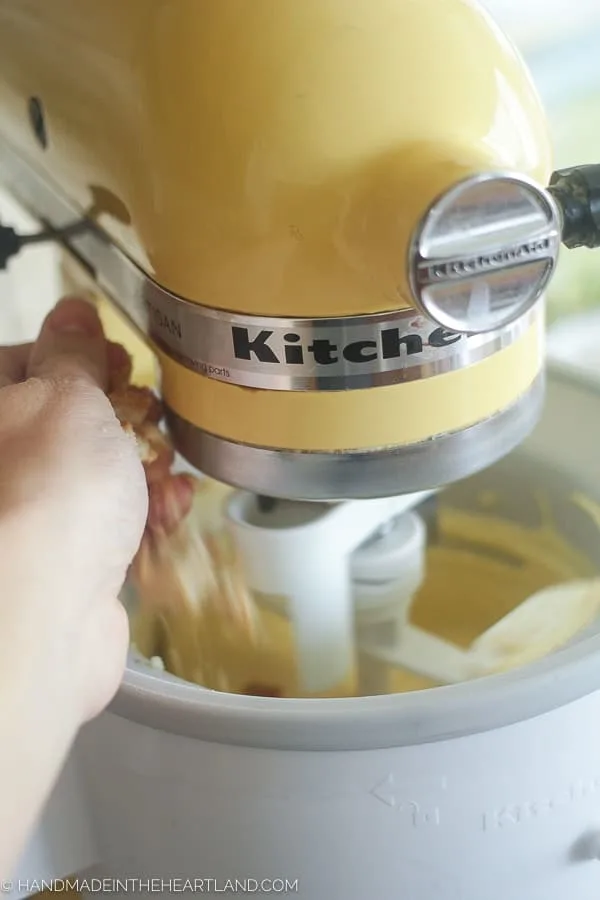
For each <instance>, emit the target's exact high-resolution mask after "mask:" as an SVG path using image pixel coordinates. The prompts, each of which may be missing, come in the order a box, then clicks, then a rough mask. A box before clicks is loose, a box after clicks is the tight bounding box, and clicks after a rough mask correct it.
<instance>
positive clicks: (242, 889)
mask: <svg viewBox="0 0 600 900" xmlns="http://www.w3.org/2000/svg"><path fill="white" fill-rule="evenodd" d="M0 887H1V890H2V893H5V894H7V893H12V892H13V891H18V892H19V893H20V894H22V893H23V892H26V893H27V894H28V895H32V894H39V893H40V892H41V891H52V892H53V893H58V894H60V893H63V894H64V893H70V892H72V891H75V892H77V893H79V894H188V893H189V894H213V895H214V894H225V895H227V894H258V895H259V896H260V895H261V894H297V893H299V890H300V884H299V879H298V878H294V879H290V878H231V879H228V878H227V879H218V878H162V877H156V878H136V877H128V878H56V879H53V880H52V881H42V880H40V881H35V880H24V879H21V880H18V881H3V882H2V883H1V885H0Z"/></svg>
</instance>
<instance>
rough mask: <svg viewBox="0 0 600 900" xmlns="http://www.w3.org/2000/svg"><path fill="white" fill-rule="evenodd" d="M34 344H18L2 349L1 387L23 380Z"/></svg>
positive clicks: (0, 366)
mask: <svg viewBox="0 0 600 900" xmlns="http://www.w3.org/2000/svg"><path fill="white" fill-rule="evenodd" d="M32 346H33V345H32V344H16V345H15V346H14V347H2V348H1V349H0V388H3V387H6V386H7V385H9V384H17V383H18V382H19V381H23V379H24V378H25V376H26V373H27V363H28V362H29V355H30V353H31V348H32Z"/></svg>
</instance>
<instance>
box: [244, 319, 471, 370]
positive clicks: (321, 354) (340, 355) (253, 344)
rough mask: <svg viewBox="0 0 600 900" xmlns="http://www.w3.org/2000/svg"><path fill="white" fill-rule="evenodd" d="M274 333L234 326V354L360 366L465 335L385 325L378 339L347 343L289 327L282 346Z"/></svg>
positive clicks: (282, 361)
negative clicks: (310, 335) (308, 336)
mask: <svg viewBox="0 0 600 900" xmlns="http://www.w3.org/2000/svg"><path fill="white" fill-rule="evenodd" d="M274 335H275V332H274V331H271V330H269V329H266V328H265V329H250V328H242V327H240V326H233V327H232V329H231V337H232V343H233V355H234V356H235V358H236V359H238V360H244V361H246V362H252V361H254V362H259V363H265V364H267V365H271V366H278V365H286V366H304V365H306V364H307V362H309V361H310V362H311V363H316V364H317V365H318V366H332V365H336V364H339V363H344V362H345V363H352V364H354V365H358V366H360V365H364V364H365V363H373V362H377V361H379V360H381V361H384V362H385V361H388V360H398V359H401V358H402V357H403V356H415V355H418V354H421V353H423V351H424V350H425V347H432V348H439V349H442V348H444V347H449V346H451V345H452V344H456V343H458V341H460V340H462V339H463V335H460V334H455V333H453V332H450V331H445V330H444V329H443V328H435V329H434V330H433V331H431V332H430V333H429V334H427V335H425V336H423V335H421V334H418V333H417V332H414V333H412V334H406V333H405V332H403V331H402V330H401V329H400V328H386V329H384V330H382V331H381V332H380V333H379V335H378V336H377V338H376V339H369V340H366V339H365V340H357V341H350V342H348V343H342V342H341V341H340V340H339V339H338V340H331V339H329V338H317V337H314V338H312V339H311V340H310V341H303V339H302V336H301V335H300V334H297V333H296V332H293V331H290V332H287V333H286V334H284V336H283V341H277V344H278V345H279V346H275V341H274V340H273V338H274Z"/></svg>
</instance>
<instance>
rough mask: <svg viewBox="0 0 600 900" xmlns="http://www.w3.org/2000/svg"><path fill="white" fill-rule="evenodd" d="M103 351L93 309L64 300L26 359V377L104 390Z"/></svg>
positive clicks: (101, 337) (105, 362) (105, 374)
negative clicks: (73, 380) (81, 383)
mask: <svg viewBox="0 0 600 900" xmlns="http://www.w3.org/2000/svg"><path fill="white" fill-rule="evenodd" d="M106 347H107V345H106V338H105V336H104V332H103V330H102V323H101V321H100V319H99V317H98V313H97V312H96V310H95V309H94V307H93V306H92V305H91V304H90V303H88V302H87V301H86V300H79V299H77V298H72V297H69V298H66V299H64V300H61V301H60V303H58V305H57V306H56V307H55V308H54V309H53V310H52V312H51V313H50V314H49V315H48V316H47V317H46V321H45V322H44V324H43V326H42V330H41V332H40V335H39V337H38V339H37V341H36V342H35V344H34V346H33V349H32V351H31V355H30V357H29V365H28V369H27V376H28V377H38V378H61V377H62V378H67V377H71V378H78V379H84V380H86V381H89V382H91V383H92V384H94V385H95V386H97V387H100V388H102V390H106V387H107V377H108V376H107V349H106Z"/></svg>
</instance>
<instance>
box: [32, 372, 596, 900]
mask: <svg viewBox="0 0 600 900" xmlns="http://www.w3.org/2000/svg"><path fill="white" fill-rule="evenodd" d="M599 447H600V382H599V383H595V382H593V381H591V380H586V379H584V378H583V377H580V376H574V375H572V374H568V373H566V372H562V371H561V370H560V369H558V368H555V369H553V370H552V371H551V372H550V374H549V383H548V397H547V402H546V408H545V413H544V416H543V419H542V421H541V423H540V425H539V427H538V428H537V431H536V432H535V434H534V435H533V437H532V438H531V439H530V440H529V441H528V442H527V444H526V446H525V448H524V451H523V453H521V452H520V453H519V454H516V455H514V456H513V458H512V460H509V461H508V462H505V463H503V464H501V466H504V467H506V466H508V467H509V468H508V469H506V468H504V469H500V470H499V471H500V472H501V473H502V471H509V472H510V471H511V468H510V467H511V466H514V470H515V472H516V471H518V465H517V462H516V460H517V459H518V458H521V457H522V458H523V459H525V460H526V461H527V460H529V462H528V463H527V462H526V463H524V465H529V466H530V469H531V466H532V465H533V467H534V468H533V470H532V471H535V470H536V469H539V471H540V472H542V471H547V472H556V473H557V478H558V480H560V477H562V478H563V479H564V478H565V477H566V478H568V480H569V482H571V483H572V484H573V485H574V486H576V487H577V488H578V489H579V490H584V491H587V492H588V494H590V495H591V496H593V495H594V494H595V495H596V496H597V497H598V498H600V455H599V453H598V448H599ZM532 461H533V462H532ZM482 477H484V478H487V477H488V475H485V476H482ZM490 477H491V476H490ZM496 477H498V476H496ZM525 477H526V476H525ZM540 477H542V476H541V475H540ZM545 477H546V480H548V481H549V482H552V481H553V479H552V477H550V476H545ZM507 483H508V482H507ZM508 489H509V490H510V488H508ZM453 490H456V491H461V490H462V487H461V486H458V487H456V488H454V489H453ZM519 490H520V489H519V488H518V485H517V488H515V491H516V493H517V494H518V493H519ZM559 524H561V523H559ZM567 525H568V523H567ZM576 525H577V523H574V525H573V527H574V528H575V531H576V530H577V528H576ZM569 527H570V526H569ZM575 537H577V535H575ZM581 541H583V542H585V541H587V543H588V546H586V547H585V548H584V549H585V551H586V552H587V553H588V554H589V555H591V556H592V557H594V556H595V558H596V561H597V562H598V564H599V569H600V536H599V537H598V540H597V547H596V546H595V544H594V541H595V538H594V537H590V535H589V534H588V535H587V537H586V536H584V535H583V533H582V535H581ZM71 765H73V766H77V768H78V769H79V774H80V775H81V777H82V786H81V788H80V791H81V793H82V796H83V799H84V806H85V811H86V813H87V817H88V818H89V823H91V825H92V828H93V832H94V840H95V846H94V848H93V851H94V852H93V853H92V851H91V850H90V849H89V848H87V851H86V853H82V856H81V859H80V862H81V864H82V865H87V864H88V863H89V862H90V859H91V855H93V856H94V857H95V860H96V861H97V862H98V863H99V864H100V866H99V868H98V869H97V870H96V871H97V874H101V875H102V876H103V877H111V878H119V879H122V880H123V885H122V886H123V887H124V886H125V882H124V879H130V881H129V882H127V890H126V891H125V890H123V893H125V892H129V893H131V891H132V890H134V889H135V890H139V891H140V892H141V893H142V894H147V895H149V894H151V893H156V892H157V891H159V892H161V893H165V894H167V895H168V894H176V893H181V892H183V891H184V890H195V891H196V892H198V893H203V894H204V895H205V896H210V897H218V896H223V895H224V894H225V895H226V894H227V893H235V892H239V893H255V894H257V895H260V894H277V893H280V894H281V893H287V894H293V893H297V894H299V895H300V896H302V897H306V898H309V900H338V898H339V900H366V898H370V897H372V898H377V900H398V898H402V900H404V898H406V900H437V898H439V900H564V898H565V897H572V898H577V900H597V898H598V896H600V861H599V858H600V635H596V634H594V635H593V636H591V637H588V638H586V640H584V641H581V642H575V643H574V644H572V645H570V646H569V647H568V648H566V649H564V650H562V651H560V652H558V653H556V654H554V655H552V656H551V657H548V658H546V659H544V660H542V661H540V662H538V663H535V664H533V665H531V666H529V667H527V668H526V669H522V670H520V671H515V672H511V673H509V674H505V675H501V676H495V677H491V678H486V679H483V680H480V681H475V682H469V683H464V684H459V685H454V686H450V687H446V688H439V689H435V690H429V691H423V692H418V693H412V694H403V695H396V696H381V697H373V698H361V699H353V700H348V699H343V700H342V699H340V700H322V701H317V700H312V701H311V700H277V699H267V698H265V699H261V698H254V697H245V696H231V695H223V694H218V693H211V692H208V691H205V690H202V689H200V688H196V687H194V686H190V685H187V684H184V683H182V682H179V681H177V680H176V679H173V678H170V677H169V676H165V675H163V673H161V672H157V671H153V670H151V669H149V668H148V666H147V665H144V664H142V663H138V662H135V660H133V659H132V660H130V664H129V667H128V670H127V674H126V677H125V680H124V683H123V686H122V688H121V690H120V692H119V695H118V697H117V699H116V701H115V703H114V704H113V706H112V708H111V710H110V711H109V712H107V713H105V714H104V715H102V716H100V717H99V718H98V719H97V720H96V721H94V722H92V723H90V724H89V725H88V726H86V727H85V728H84V729H83V731H82V733H81V735H80V737H79V739H78V742H77V745H76V747H75V749H74V752H73V758H72V760H71ZM61 789H62V787H61V785H60V784H59V786H58V787H57V794H60V791H61ZM80 799H81V798H80ZM58 815H59V813H58V812H57V813H56V816H58ZM60 816H61V817H62V818H61V821H60V822H59V824H58V825H57V824H56V822H57V820H56V819H55V822H54V826H52V823H50V824H49V825H46V829H47V832H48V831H51V830H52V828H53V827H54V829H55V830H54V833H55V834H56V833H57V832H56V828H58V827H60V828H64V827H66V826H65V817H68V815H67V813H66V812H65V810H64V809H63V810H62V811H61V812H60ZM84 818H85V816H84V815H83V813H82V811H81V809H79V810H75V811H74V812H73V813H72V819H71V821H70V824H69V823H67V825H68V826H69V827H70V828H71V829H72V830H75V831H76V832H77V834H79V836H81V834H82V832H83V830H84V829H85V828H86V827H87V825H88V824H89V823H88V822H87V821H84ZM38 852H39V844H38ZM86 854H87V855H86ZM40 859H41V858H40V857H39V856H38V857H37V858H36V859H34V858H33V857H31V856H30V857H29V858H28V859H27V858H26V859H25V860H24V863H23V867H22V869H21V871H25V869H26V868H27V866H29V867H30V869H29V872H30V873H31V874H33V873H34V871H35V872H39V871H40V870H39V866H40V865H42V868H43V866H44V865H45V870H44V871H45V873H46V874H47V873H48V872H51V874H54V875H67V874H70V872H72V871H73V865H72V860H71V859H69V861H68V862H67V861H66V858H65V861H64V863H63V868H64V866H71V869H70V871H68V870H65V871H61V872H57V871H56V866H57V863H56V860H55V862H54V863H53V865H49V864H48V860H47V859H46V860H45V861H44V862H43V864H42V863H41V862H40ZM58 865H60V863H58ZM36 866H37V867H38V868H37V869H36ZM43 874H44V873H43V872H42V873H41V874H39V875H38V876H37V877H42V875H43ZM131 879H135V880H136V881H135V885H136V886H135V887H134V881H131ZM153 879H154V880H153ZM186 879H189V882H188V884H187V885H186ZM236 880H237V882H236ZM96 884H97V882H96ZM118 888H119V885H118V884H116V883H113V884H112V887H111V892H112V893H119V890H118ZM21 893H23V892H21Z"/></svg>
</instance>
